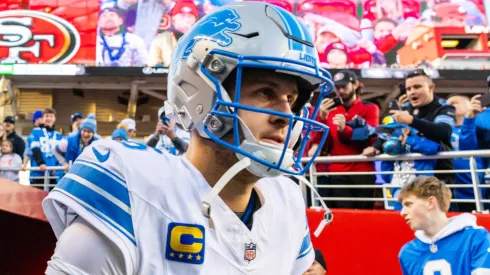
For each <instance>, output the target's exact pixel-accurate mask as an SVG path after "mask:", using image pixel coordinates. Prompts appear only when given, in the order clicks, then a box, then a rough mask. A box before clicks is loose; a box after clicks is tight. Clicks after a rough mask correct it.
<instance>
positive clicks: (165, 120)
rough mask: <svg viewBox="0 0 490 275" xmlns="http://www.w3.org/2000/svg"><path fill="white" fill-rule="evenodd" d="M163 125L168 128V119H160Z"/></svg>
mask: <svg viewBox="0 0 490 275" xmlns="http://www.w3.org/2000/svg"><path fill="white" fill-rule="evenodd" d="M162 123H163V125H166V126H168V125H169V124H170V119H169V118H168V117H162Z"/></svg>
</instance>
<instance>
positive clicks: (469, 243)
mask: <svg viewBox="0 0 490 275" xmlns="http://www.w3.org/2000/svg"><path fill="white" fill-rule="evenodd" d="M450 200H451V190H450V189H449V188H448V187H447V186H446V185H445V184H444V183H443V182H442V181H440V180H438V179H437V178H435V177H427V176H420V177H417V178H416V179H415V180H413V181H412V182H410V183H409V184H407V185H405V186H404V187H403V188H402V190H401V192H400V195H399V196H398V201H399V202H401V203H402V205H403V208H402V210H401V212H400V214H401V216H402V217H403V218H404V219H405V221H406V222H407V225H408V226H409V227H410V228H411V229H412V230H413V231H415V237H416V238H415V239H414V240H412V241H410V242H408V243H406V244H405V245H404V246H403V247H402V248H401V250H400V253H399V254H398V259H399V261H400V267H401V270H402V272H403V274H404V275H421V274H423V275H436V274H437V275H452V274H454V275H456V274H457V275H477V274H490V253H489V251H490V235H489V234H488V231H487V230H486V229H485V228H483V227H480V226H478V225H477V224H476V217H475V216H474V215H471V214H469V213H464V214H460V215H458V216H454V217H451V218H448V217H447V212H448V210H449V204H450Z"/></svg>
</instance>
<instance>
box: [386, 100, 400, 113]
mask: <svg viewBox="0 0 490 275" xmlns="http://www.w3.org/2000/svg"><path fill="white" fill-rule="evenodd" d="M388 109H389V110H390V111H392V110H396V111H400V110H401V109H402V108H401V107H400V105H399V104H398V100H396V99H395V100H392V101H391V102H390V104H389V105H388Z"/></svg>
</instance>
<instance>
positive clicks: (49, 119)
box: [30, 108, 63, 184]
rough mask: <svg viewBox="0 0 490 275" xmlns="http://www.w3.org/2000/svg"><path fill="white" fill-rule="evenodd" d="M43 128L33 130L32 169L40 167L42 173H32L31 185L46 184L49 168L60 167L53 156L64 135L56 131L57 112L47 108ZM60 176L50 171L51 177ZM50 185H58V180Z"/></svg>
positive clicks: (44, 113) (53, 179) (54, 180)
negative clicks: (45, 176)
mask: <svg viewBox="0 0 490 275" xmlns="http://www.w3.org/2000/svg"><path fill="white" fill-rule="evenodd" d="M43 122H44V126H43V127H36V128H34V129H33V130H32V133H31V136H32V141H31V145H30V149H31V151H32V160H31V167H39V169H40V171H31V175H30V176H31V179H30V181H31V184H42V183H44V178H43V177H44V175H45V172H46V170H47V169H48V167H50V166H51V167H52V166H59V162H58V160H57V159H56V157H55V156H54V154H53V150H54V148H55V146H56V145H57V144H58V142H59V141H60V140H61V139H62V138H63V135H62V134H61V133H60V132H58V131H55V129H54V123H55V122H56V111H55V110H54V109H52V108H47V109H45V110H44V112H43ZM54 175H59V173H55V171H50V172H49V176H50V177H53V176H54ZM49 183H50V184H56V179H55V178H52V179H50V180H49Z"/></svg>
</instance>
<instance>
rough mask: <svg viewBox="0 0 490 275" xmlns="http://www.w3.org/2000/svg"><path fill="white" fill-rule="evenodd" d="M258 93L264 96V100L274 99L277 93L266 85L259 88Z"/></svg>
mask: <svg viewBox="0 0 490 275" xmlns="http://www.w3.org/2000/svg"><path fill="white" fill-rule="evenodd" d="M257 95H258V96H260V97H261V98H263V99H264V100H272V99H273V98H274V95H275V94H274V91H273V90H272V89H271V88H268V87H266V88H262V89H259V90H257Z"/></svg>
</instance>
